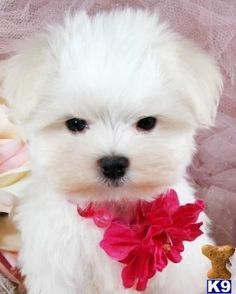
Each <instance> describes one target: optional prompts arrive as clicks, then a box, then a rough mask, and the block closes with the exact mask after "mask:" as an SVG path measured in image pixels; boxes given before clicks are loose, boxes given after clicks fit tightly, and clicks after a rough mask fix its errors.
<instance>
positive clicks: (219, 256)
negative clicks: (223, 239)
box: [202, 245, 235, 280]
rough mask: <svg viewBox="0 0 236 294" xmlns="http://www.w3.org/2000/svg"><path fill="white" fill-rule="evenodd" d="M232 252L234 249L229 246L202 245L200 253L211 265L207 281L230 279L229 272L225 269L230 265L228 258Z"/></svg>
mask: <svg viewBox="0 0 236 294" xmlns="http://www.w3.org/2000/svg"><path fill="white" fill-rule="evenodd" d="M234 252H235V248H234V246H231V245H224V246H213V245H204V246H203V247H202V253H203V254H204V255H205V256H206V257H208V258H209V259H210V261H211V265H212V268H211V269H210V270H209V271H208V273H207V276H208V278H209V279H225V280H228V279H230V278H231V272H230V271H229V270H228V269H227V264H230V260H229V258H230V257H231V256H232V255H233V254H234Z"/></svg>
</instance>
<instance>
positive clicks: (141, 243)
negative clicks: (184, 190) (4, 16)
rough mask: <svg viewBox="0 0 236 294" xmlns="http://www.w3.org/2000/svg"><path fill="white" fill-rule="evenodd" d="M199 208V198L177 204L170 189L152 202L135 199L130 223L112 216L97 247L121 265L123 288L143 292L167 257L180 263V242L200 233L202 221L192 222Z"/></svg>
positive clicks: (175, 195) (162, 267) (182, 247)
mask: <svg viewBox="0 0 236 294" xmlns="http://www.w3.org/2000/svg"><path fill="white" fill-rule="evenodd" d="M203 209H204V204H203V202H202V201H200V200H199V201H196V202H195V203H193V204H186V205H182V206H181V205H180V204H179V200H178V197H177V194H176V192H175V191H174V190H170V191H169V192H168V193H167V194H166V195H162V196H160V197H159V198H157V199H156V200H154V201H152V202H147V201H139V202H138V204H137V206H136V215H135V217H134V218H133V219H131V220H130V222H123V221H122V219H120V218H114V219H113V220H112V222H111V224H110V225H109V227H108V228H106V230H105V233H104V236H103V239H102V241H101V242H100V246H101V248H102V249H103V250H104V251H105V252H106V254H107V255H109V256H110V257H111V258H113V259H115V260H117V261H119V262H121V263H123V264H124V265H125V266H124V268H123V271H122V280H123V285H124V287H125V288H132V287H134V288H135V289H136V290H138V291H143V290H145V288H146V286H147V282H148V280H149V279H150V278H152V277H153V276H154V274H155V273H156V272H157V271H159V272H160V271H162V270H163V269H164V268H165V267H166V266H167V264H168V260H170V261H172V262H175V263H178V262H180V261H181V259H182V256H181V252H182V251H183V250H184V245H183V241H193V240H195V239H196V238H197V237H198V236H200V235H201V234H202V231H201V230H200V226H201V225H202V223H196V221H197V219H198V216H199V214H200V212H201V211H203Z"/></svg>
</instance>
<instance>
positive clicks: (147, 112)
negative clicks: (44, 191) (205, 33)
mask: <svg viewBox="0 0 236 294" xmlns="http://www.w3.org/2000/svg"><path fill="white" fill-rule="evenodd" d="M81 24H83V25H81ZM27 48H29V49H27V50H25V51H24V52H23V53H20V54H19V55H16V56H15V57H13V58H12V59H10V60H9V61H6V62H5V63H4V64H3V69H4V70H5V72H6V74H5V75H4V76H3V77H2V80H3V83H2V85H3V86H2V88H3V94H4V96H5V97H6V98H8V99H9V101H10V103H9V104H11V105H12V107H13V115H15V117H16V118H17V119H18V120H19V121H21V122H23V123H24V124H25V125H26V130H27V134H28V135H29V140H30V144H31V153H32V161H33V166H34V171H35V174H38V175H39V176H42V177H45V178H47V180H48V181H49V182H50V183H51V184H52V185H54V186H55V188H56V189H57V190H59V191H63V192H65V193H66V194H68V195H76V196H79V197H86V198H88V199H96V200H99V199H101V200H104V199H119V198H124V197H125V198H135V197H145V196H150V195H152V194H154V193H158V192H161V191H162V190H164V189H165V188H167V187H171V186H172V185H174V184H175V183H176V182H177V181H178V180H179V179H180V178H181V177H183V175H184V173H185V169H186V166H187V165H188V164H189V162H190V160H191V156H192V152H193V148H194V140H193V136H194V134H195V130H196V129H197V128H198V127H200V126H202V125H210V124H211V123H212V121H213V118H214V115H215V111H216V106H217V102H218V98H219V94H220V88H221V78H220V74H219V72H218V69H217V67H216V66H215V64H214V62H213V61H212V60H211V59H210V57H208V56H207V55H205V54H204V53H202V52H201V51H200V50H199V49H198V48H196V47H195V46H194V45H192V44H191V43H189V42H187V41H185V40H183V39H182V38H181V37H180V36H178V35H176V34H175V33H173V32H172V31H171V30H170V29H169V28H168V27H166V26H165V25H161V24H159V23H158V21H157V18H156V16H155V15H151V16H150V15H148V13H146V12H141V11H138V12H134V11H131V10H127V11H123V12H122V11H119V12H117V13H113V14H108V15H105V14H104V15H99V16H97V17H96V18H93V19H90V18H89V17H88V16H87V15H85V14H80V15H78V16H76V17H70V18H68V19H67V20H66V23H65V25H64V26H63V27H56V28H55V29H51V30H50V32H49V33H48V34H46V35H43V36H41V37H38V38H36V39H34V40H33V41H31V42H29V46H28V47H27ZM16 73H18V75H17V74H16ZM14 75H15V76H14ZM16 75H17V77H16ZM19 75H20V76H19ZM16 80H17V81H18V82H16Z"/></svg>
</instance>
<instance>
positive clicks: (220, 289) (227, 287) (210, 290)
mask: <svg viewBox="0 0 236 294" xmlns="http://www.w3.org/2000/svg"><path fill="white" fill-rule="evenodd" d="M231 288H232V287H231V280H207V294H223V293H229V294H232V292H231V291H232V290H231Z"/></svg>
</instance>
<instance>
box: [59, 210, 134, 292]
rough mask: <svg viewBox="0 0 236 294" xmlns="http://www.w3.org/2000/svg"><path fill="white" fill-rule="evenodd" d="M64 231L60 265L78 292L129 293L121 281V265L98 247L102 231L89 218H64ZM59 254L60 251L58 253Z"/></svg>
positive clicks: (71, 216)
mask: <svg viewBox="0 0 236 294" xmlns="http://www.w3.org/2000/svg"><path fill="white" fill-rule="evenodd" d="M66 222H67V224H68V225H69V222H70V226H69V229H68V230H64V234H65V235H66V236H64V240H63V244H61V245H63V247H64V248H61V254H62V255H63V256H64V257H63V259H64V262H63V263H64V265H66V271H67V274H68V276H70V279H71V280H73V281H74V283H75V287H76V288H77V289H78V293H85V292H84V289H87V290H86V294H90V293H91V294H92V293H93V294H95V293H97V294H114V293H116V294H120V293H133V291H129V290H127V291H126V290H125V289H124V288H123V286H122V282H121V271H122V268H121V264H119V263H117V262H116V261H114V260H112V259H111V258H110V257H108V256H107V255H106V254H105V252H104V251H103V250H102V249H101V248H100V246H99V242H100V241H101V239H102V236H103V231H102V230H101V229H99V228H97V227H96V226H95V225H94V224H93V221H92V220H91V219H84V218H81V217H80V216H79V215H70V216H67V220H66ZM58 254H60V252H58Z"/></svg>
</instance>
